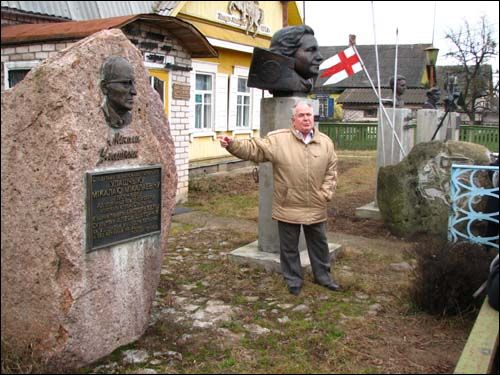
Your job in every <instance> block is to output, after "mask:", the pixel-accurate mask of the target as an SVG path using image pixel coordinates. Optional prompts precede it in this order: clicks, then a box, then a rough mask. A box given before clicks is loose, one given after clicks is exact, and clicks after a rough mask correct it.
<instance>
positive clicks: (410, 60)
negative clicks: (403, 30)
mask: <svg viewBox="0 0 500 375" xmlns="http://www.w3.org/2000/svg"><path fill="white" fill-rule="evenodd" d="M347 47H348V46H331V47H320V51H321V54H322V55H323V58H324V59H325V60H326V59H327V58H329V57H331V56H334V55H336V54H337V53H339V52H341V51H343V50H344V49H346V48H347ZM356 47H357V50H358V53H359V55H360V56H361V58H362V60H363V62H364V64H365V66H366V68H367V70H368V73H369V74H370V77H371V79H372V81H373V83H374V84H375V85H377V64H376V56H375V48H374V46H373V45H362V46H356ZM427 47H430V44H401V45H398V72H397V73H398V75H403V76H405V77H406V85H407V87H408V88H419V87H422V84H421V80H422V76H423V74H424V72H425V51H424V50H425V49H426V48H427ZM395 52H396V46H395V45H393V44H387V45H379V46H378V59H379V66H380V83H381V87H389V79H390V78H391V77H394V61H395V59H394V57H395ZM327 79H328V78H321V77H318V79H317V80H316V83H315V89H314V92H315V93H322V92H331V91H342V90H344V89H347V88H369V87H371V86H370V82H369V80H368V78H367V77H366V74H365V73H364V72H359V73H358V74H354V75H352V76H351V77H349V78H346V79H344V80H342V81H340V82H338V83H336V84H333V85H327V86H323V83H324V82H325V81H326V80H327Z"/></svg>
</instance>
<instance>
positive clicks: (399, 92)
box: [389, 75, 406, 108]
mask: <svg viewBox="0 0 500 375" xmlns="http://www.w3.org/2000/svg"><path fill="white" fill-rule="evenodd" d="M389 87H390V88H391V90H392V94H393V96H394V77H391V79H390V80H389ZM405 91H406V77H405V76H401V75H398V76H397V78H396V108H402V107H403V106H404V104H405V103H404V101H403V99H402V98H401V97H402V96H403V94H404V92H405ZM390 101H391V102H392V98H391V99H390Z"/></svg>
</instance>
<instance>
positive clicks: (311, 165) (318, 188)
mask: <svg viewBox="0 0 500 375" xmlns="http://www.w3.org/2000/svg"><path fill="white" fill-rule="evenodd" d="M219 141H220V144H221V146H222V147H224V148H226V149H227V151H229V152H230V153H231V154H233V155H234V156H237V157H239V158H240V159H244V160H252V161H254V162H256V163H260V162H266V161H269V162H271V163H272V165H273V183H274V191H273V208H272V217H273V219H274V220H277V221H278V231H279V236H280V260H281V269H282V272H283V277H284V279H285V282H286V283H287V285H288V290H289V291H290V293H292V294H294V295H298V294H299V293H300V290H301V288H302V284H303V282H304V280H303V277H302V270H301V264H300V255H299V249H298V244H299V235H300V227H301V225H302V227H303V229H304V234H305V238H306V243H307V250H308V253H309V259H310V260H311V266H312V271H313V275H314V280H315V282H316V283H318V284H320V285H322V286H324V287H326V288H328V289H330V290H333V291H335V290H338V289H339V288H340V287H339V285H337V284H336V283H335V282H334V281H332V279H331V276H330V256H329V250H328V241H327V238H326V219H327V212H326V209H327V204H328V202H329V201H330V200H331V199H332V197H333V194H334V191H335V187H336V185H337V155H336V154H335V151H334V147H333V142H332V141H331V139H330V138H328V137H327V136H326V135H324V134H323V133H320V132H319V131H318V130H316V129H315V128H314V116H313V109H312V106H311V105H310V104H309V103H307V102H305V101H304V102H298V103H297V104H296V105H295V106H294V108H293V110H292V126H291V127H290V128H289V129H280V130H275V131H273V132H270V133H269V134H268V135H267V136H266V137H265V138H263V139H261V138H252V139H248V140H238V139H232V138H231V137H221V138H220V139H219Z"/></svg>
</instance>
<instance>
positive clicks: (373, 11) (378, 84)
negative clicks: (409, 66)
mask: <svg viewBox="0 0 500 375" xmlns="http://www.w3.org/2000/svg"><path fill="white" fill-rule="evenodd" d="M371 3H372V24H373V40H374V43H375V61H376V64H377V86H378V95H377V97H378V113H380V112H381V109H382V100H381V96H382V94H381V92H380V67H379V63H378V46H377V34H376V32H375V8H374V7H373V1H372V2H371ZM379 128H380V129H382V124H380V127H379ZM380 141H381V143H382V158H383V164H384V165H385V143H384V132H383V129H382V131H381V132H380Z"/></svg>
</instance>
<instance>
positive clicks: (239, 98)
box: [236, 77, 250, 128]
mask: <svg viewBox="0 0 500 375" xmlns="http://www.w3.org/2000/svg"><path fill="white" fill-rule="evenodd" d="M236 127H237V128H248V127H250V88H248V87H247V79H246V78H241V77H238V91H237V94H236Z"/></svg>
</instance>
